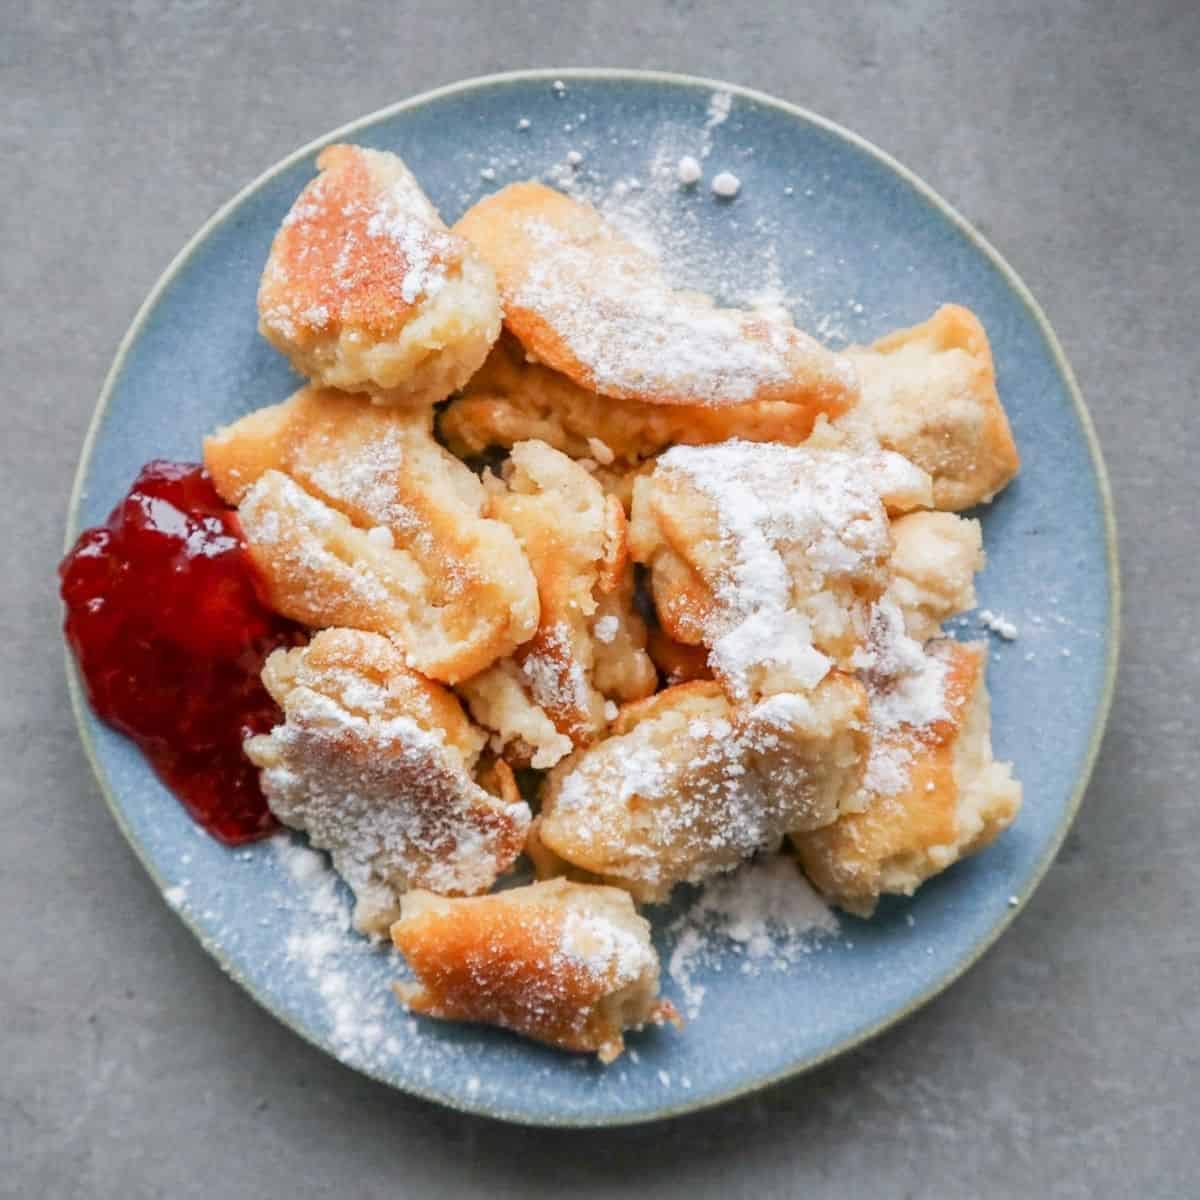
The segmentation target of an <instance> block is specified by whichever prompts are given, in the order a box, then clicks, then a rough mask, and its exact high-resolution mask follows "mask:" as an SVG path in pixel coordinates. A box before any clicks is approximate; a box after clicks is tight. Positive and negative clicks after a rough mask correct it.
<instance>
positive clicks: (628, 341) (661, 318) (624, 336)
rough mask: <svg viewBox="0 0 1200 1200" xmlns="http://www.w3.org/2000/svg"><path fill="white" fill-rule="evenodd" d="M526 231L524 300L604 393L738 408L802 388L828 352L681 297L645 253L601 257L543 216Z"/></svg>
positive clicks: (781, 327) (778, 327) (789, 330)
mask: <svg viewBox="0 0 1200 1200" xmlns="http://www.w3.org/2000/svg"><path fill="white" fill-rule="evenodd" d="M523 230H524V233H525V236H526V237H527V238H528V239H529V242H530V245H531V250H532V262H531V263H530V264H529V267H528V271H527V274H526V276H525V278H524V280H523V281H522V282H521V284H520V286H519V287H518V288H517V289H516V293H515V296H514V302H515V303H517V304H519V305H521V306H522V307H524V308H526V309H529V310H530V311H532V312H534V313H537V314H539V316H541V317H542V319H544V320H546V321H547V322H548V323H549V324H550V325H551V327H552V328H553V329H554V330H555V332H556V333H557V334H558V335H559V336H560V337H561V338H562V340H563V341H564V342H565V343H566V345H567V346H568V347H569V348H570V350H571V353H572V354H573V355H574V357H575V358H576V359H577V360H578V361H579V362H580V363H582V364H584V365H585V366H586V368H587V370H588V372H589V373H590V375H591V378H592V381H593V384H594V386H595V387H596V389H597V390H598V391H600V392H602V393H604V394H608V395H625V396H637V397H643V398H657V399H658V400H660V401H672V400H673V401H676V402H680V401H684V400H686V401H688V402H691V403H697V404H734V403H738V402H741V401H744V400H748V399H751V398H753V397H754V396H756V395H758V394H759V393H760V392H761V391H763V390H764V389H776V390H780V389H786V388H787V387H789V386H798V383H797V382H796V380H797V376H798V372H800V371H802V370H803V369H804V366H806V365H808V364H807V360H809V359H810V358H811V357H812V356H813V355H814V354H817V355H818V357H819V356H820V354H821V352H820V351H819V348H818V347H817V346H816V343H814V342H812V341H811V339H809V338H807V337H806V336H805V335H804V334H802V333H800V332H799V331H798V330H797V329H795V328H794V327H792V326H791V325H785V324H780V323H777V322H772V321H768V320H765V319H763V318H762V317H760V316H757V315H755V314H752V313H746V312H742V311H739V310H736V309H722V308H716V307H714V306H713V305H712V304H710V303H709V302H708V301H707V300H706V299H705V298H703V297H697V296H692V295H688V294H681V293H679V292H676V291H675V290H673V289H672V288H671V286H670V285H669V284H668V282H667V281H666V279H665V277H664V276H663V275H662V274H661V272H660V269H659V267H658V264H657V263H656V262H655V260H654V259H653V258H652V257H651V256H650V255H649V254H647V253H646V252H645V251H644V249H642V248H638V249H635V248H634V247H632V246H628V245H627V246H625V247H624V251H623V252H622V251H621V250H620V249H618V247H617V246H616V244H615V243H614V244H613V245H612V246H610V247H609V248H608V249H607V250H606V251H605V252H604V253H603V254H601V255H598V252H597V248H596V245H595V242H594V240H593V239H592V238H582V237H578V236H576V235H575V233H574V232H571V233H567V232H564V230H563V229H562V228H560V227H559V226H557V225H553V224H551V223H550V222H548V221H546V220H544V219H542V218H541V217H539V216H532V217H527V218H526V219H525V220H524V222H523ZM598 313H603V314H604V320H598V319H597V314H598ZM813 369H826V364H825V363H824V362H823V361H821V362H820V363H818V364H816V365H815V366H814V368H813ZM828 369H830V370H832V368H831V367H830V368H828Z"/></svg>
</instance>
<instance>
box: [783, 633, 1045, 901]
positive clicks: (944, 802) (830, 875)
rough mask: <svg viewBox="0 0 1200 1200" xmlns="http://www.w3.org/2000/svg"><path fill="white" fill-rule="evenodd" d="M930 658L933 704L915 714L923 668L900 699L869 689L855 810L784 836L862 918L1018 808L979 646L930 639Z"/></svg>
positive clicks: (820, 882) (978, 841) (993, 831)
mask: <svg viewBox="0 0 1200 1200" xmlns="http://www.w3.org/2000/svg"><path fill="white" fill-rule="evenodd" d="M927 656H928V659H929V660H930V664H931V668H932V670H933V671H935V672H937V673H938V674H939V675H940V684H939V685H938V686H939V687H940V690H941V693H942V699H941V700H940V701H939V703H938V704H937V707H936V710H935V711H934V712H932V713H930V712H926V713H925V714H923V715H919V714H920V707H921V702H920V701H919V700H916V699H915V697H917V696H919V695H920V694H921V693H922V692H924V693H926V694H928V693H929V678H928V674H926V676H925V678H924V680H921V679H920V677H918V678H917V680H916V682H914V681H913V679H912V678H910V680H909V682H908V683H907V684H906V685H904V686H907V687H908V689H909V692H908V695H907V696H903V695H901V696H897V695H896V693H895V692H894V690H892V689H893V688H894V687H895V686H896V685H895V683H892V684H885V685H879V684H876V685H874V686H872V688H871V707H872V725H873V745H872V749H871V763H870V766H869V768H868V785H867V787H866V788H865V794H864V795H863V796H862V797H861V799H860V802H859V803H858V805H857V806H856V807H857V808H858V811H852V812H847V813H845V814H843V815H842V816H841V817H839V818H838V820H836V821H835V822H834V823H833V824H831V825H828V826H826V827H824V828H822V829H816V830H813V831H811V832H808V833H804V834H800V835H796V834H793V836H792V839H791V840H792V843H793V845H794V846H795V849H796V852H797V855H798V856H799V859H800V862H801V865H802V866H803V867H804V870H805V873H806V874H807V875H808V877H809V879H810V880H811V881H812V883H813V884H814V885H815V886H816V887H817V888H818V889H819V890H820V891H821V892H822V893H823V894H824V895H825V896H826V897H827V898H828V899H829V900H831V901H832V902H833V903H835V904H837V905H839V906H840V907H842V908H844V909H846V910H847V911H849V912H853V913H857V914H858V915H860V916H870V914H871V913H872V912H873V911H874V910H875V906H876V904H877V902H878V900H879V897H880V896H881V895H884V894H886V893H898V894H901V895H912V893H913V892H914V891H916V889H917V888H918V887H919V886H920V885H921V884H922V883H923V882H924V881H925V880H927V879H929V878H930V877H931V876H933V875H936V874H938V873H939V872H941V871H944V870H945V869H946V868H947V867H949V866H950V865H951V864H953V863H955V862H957V861H958V860H959V859H961V858H965V857H966V856H967V855H969V854H974V853H975V852H976V851H978V850H982V849H983V848H984V847H985V846H988V845H990V843H991V842H992V841H994V840H995V838H996V837H997V836H998V835H999V834H1000V833H1001V832H1002V831H1003V830H1004V829H1007V828H1008V826H1009V825H1011V824H1012V823H1013V821H1014V820H1015V819H1016V816H1017V813H1018V811H1019V810H1020V807H1021V785H1020V784H1019V783H1018V782H1017V781H1016V780H1015V779H1014V778H1013V776H1012V765H1011V764H1010V763H998V762H996V761H995V760H994V759H993V756H992V745H991V733H990V720H989V703H988V693H987V685H986V680H985V672H986V666H987V646H986V644H984V643H972V644H964V643H960V642H951V641H946V642H937V643H934V644H933V645H932V646H931V647H930V648H929V650H928V652H927ZM929 670H930V668H929V667H927V668H926V672H928V671H929ZM888 709H890V710H891V711H890V712H887V711H886V710H888ZM905 715H907V716H908V717H910V718H912V719H909V720H905V719H903V718H904V716H905Z"/></svg>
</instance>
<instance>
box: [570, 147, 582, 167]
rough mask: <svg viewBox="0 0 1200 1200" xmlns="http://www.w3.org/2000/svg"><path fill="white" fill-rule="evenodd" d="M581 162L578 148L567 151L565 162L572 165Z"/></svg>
mask: <svg viewBox="0 0 1200 1200" xmlns="http://www.w3.org/2000/svg"><path fill="white" fill-rule="evenodd" d="M581 162H583V155H582V154H580V153H579V151H578V150H568V151H567V164H568V165H569V166H572V167H577V166H579V164H580V163H581Z"/></svg>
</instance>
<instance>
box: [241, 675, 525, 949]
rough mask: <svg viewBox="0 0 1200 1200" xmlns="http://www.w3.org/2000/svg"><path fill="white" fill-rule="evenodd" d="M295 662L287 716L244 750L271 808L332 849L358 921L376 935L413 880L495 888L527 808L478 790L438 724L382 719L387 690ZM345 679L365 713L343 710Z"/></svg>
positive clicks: (438, 887)
mask: <svg viewBox="0 0 1200 1200" xmlns="http://www.w3.org/2000/svg"><path fill="white" fill-rule="evenodd" d="M300 661H301V665H300V666H299V667H298V676H297V678H298V680H299V682H298V684H297V685H296V686H294V687H293V688H292V689H291V690H290V691H289V693H288V694H287V696H286V697H285V698H284V701H283V703H284V710H285V713H286V720H285V721H284V723H283V724H281V725H277V726H276V727H275V729H274V730H272V732H271V733H270V734H269V735H264V736H261V737H257V738H254V739H252V740H251V741H250V742H249V743H248V744H247V753H248V754H249V755H250V757H251V759H252V761H254V762H255V763H256V764H257V765H258V766H260V767H261V768H262V774H261V782H262V789H263V793H264V794H265V795H266V797H267V800H268V802H269V803H270V805H271V809H272V811H273V812H274V813H275V814H276V815H277V816H278V817H279V818H280V820H282V821H283V822H284V823H285V824H288V825H290V826H291V827H293V828H298V829H303V830H305V831H306V832H307V833H308V835H309V837H310V838H311V840H312V842H313V844H314V845H317V846H321V847H324V848H327V849H328V850H330V852H331V853H332V855H333V860H334V865H335V866H336V867H337V870H338V872H339V873H340V874H341V875H342V877H343V878H344V879H345V880H346V882H347V883H348V884H349V885H350V887H351V888H352V889H353V891H354V894H355V897H356V900H357V906H356V910H355V920H356V924H357V925H358V927H359V928H361V929H364V930H373V931H378V930H379V928H380V926H381V925H386V923H387V922H388V921H389V919H394V915H395V912H396V909H397V905H398V902H399V895H400V893H401V892H403V891H404V890H405V888H406V887H409V886H423V887H428V888H431V889H433V890H435V891H438V892H442V893H451V894H453V893H460V894H461V893H468V894H469V893H472V892H477V891H482V890H485V889H486V888H488V887H489V886H490V885H491V884H492V883H493V882H494V880H495V878H496V876H497V875H498V874H499V872H500V871H501V870H503V869H504V868H505V867H507V866H508V865H509V863H510V862H511V861H512V859H513V858H514V857H515V855H516V853H517V851H518V850H519V847H520V845H521V843H522V841H523V840H524V830H525V827H526V826H527V825H528V821H529V812H528V809H527V808H526V806H525V805H524V803H523V802H522V803H519V804H507V803H505V802H503V801H501V800H499V799H497V798H496V797H493V796H491V795H489V794H488V793H487V792H485V791H484V790H483V789H482V788H480V787H479V786H478V785H477V784H476V783H475V782H474V781H473V780H472V779H471V777H470V775H469V773H468V771H467V769H466V764H465V763H464V761H463V760H462V756H461V752H460V751H459V750H458V749H457V748H456V747H452V746H450V745H448V744H447V743H446V741H445V738H444V735H443V733H442V731H441V729H432V730H430V729H425V728H423V727H422V726H421V725H419V724H418V723H417V721H416V720H414V719H413V718H412V717H411V716H409V715H396V714H393V715H387V708H388V700H387V695H386V689H385V685H383V684H380V683H377V682H375V681H374V680H372V679H370V678H369V677H367V676H365V675H358V674H356V673H353V672H340V673H338V674H337V678H333V677H332V673H330V674H327V675H326V676H324V677H321V678H310V677H308V676H307V675H306V671H307V668H306V666H305V665H304V663H305V660H304V659H303V657H302V658H301V660H300ZM345 676H351V682H352V683H353V685H354V691H355V693H356V695H357V699H358V703H359V704H360V705H361V708H360V709H359V710H358V711H353V710H351V709H350V708H348V707H346V705H347V703H348V698H347V692H346V689H345V686H344V684H345V683H346V679H345ZM318 688H321V689H323V690H317V689H318ZM334 692H338V693H339V694H338V695H337V696H335V695H333V694H329V693H334Z"/></svg>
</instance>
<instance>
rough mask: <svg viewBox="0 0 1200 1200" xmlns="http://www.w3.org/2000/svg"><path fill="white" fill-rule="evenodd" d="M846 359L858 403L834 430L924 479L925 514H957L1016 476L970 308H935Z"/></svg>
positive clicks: (983, 341) (981, 335)
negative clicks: (902, 462) (929, 502)
mask: <svg viewBox="0 0 1200 1200" xmlns="http://www.w3.org/2000/svg"><path fill="white" fill-rule="evenodd" d="M846 353H847V354H848V355H849V357H850V358H851V359H852V360H853V361H854V364H855V367H856V368H857V370H858V374H859V378H860V380H861V385H862V386H861V397H860V399H859V402H858V404H856V405H855V406H854V407H853V408H852V409H850V410H849V411H848V412H846V413H845V414H844V415H842V416H840V417H838V418H836V419H835V420H834V426H835V428H836V429H838V430H841V431H843V432H844V433H846V434H848V435H849V436H850V437H851V438H852V439H853V440H854V441H856V442H858V443H859V444H872V445H879V446H882V447H883V448H884V449H886V450H894V451H896V452H897V453H898V454H903V455H904V457H905V458H907V459H909V461H911V462H914V463H916V464H917V466H919V467H921V468H923V469H924V470H925V471H927V472H928V473H929V475H930V477H931V478H932V480H933V502H934V507H936V508H939V509H945V510H949V511H954V512H957V511H960V510H962V509H965V508H971V507H973V506H974V505H976V504H984V503H986V502H988V501H990V500H991V499H992V498H993V497H994V496H995V495H996V493H997V492H999V491H1001V490H1002V489H1003V488H1004V487H1005V486H1006V485H1007V484H1008V483H1009V482H1010V481H1011V480H1012V479H1013V477H1014V476H1015V475H1016V474H1017V471H1018V470H1019V469H1020V465H1021V464H1020V458H1019V456H1018V454H1017V447H1016V443H1015V442H1014V441H1013V435H1012V429H1011V428H1010V427H1009V423H1008V417H1007V416H1006V415H1005V412H1004V407H1003V405H1002V404H1001V403H1000V397H999V394H998V393H997V391H996V369H995V365H994V363H993V361H992V349H991V344H990V343H989V341H988V336H987V333H986V332H985V330H984V328H983V325H982V324H981V323H980V321H979V318H978V317H976V316H975V314H974V313H973V312H971V311H970V309H967V308H962V307H961V306H959V305H957V304H946V305H943V306H942V307H941V308H939V309H938V310H937V312H936V313H934V314H933V316H932V317H930V318H929V320H927V321H924V322H922V323H921V324H920V325H914V326H913V327H912V328H911V329H899V330H897V331H896V332H894V333H889V334H888V335H887V336H886V337H883V338H880V339H879V341H877V342H875V343H874V344H872V345H871V346H869V347H853V348H852V349H850V350H848V351H847V352H846Z"/></svg>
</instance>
